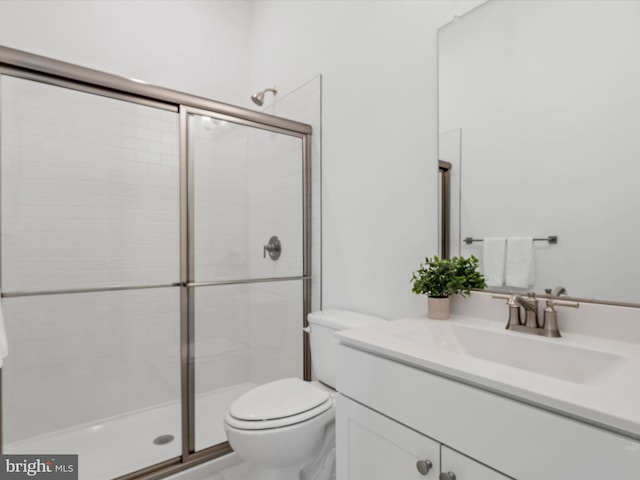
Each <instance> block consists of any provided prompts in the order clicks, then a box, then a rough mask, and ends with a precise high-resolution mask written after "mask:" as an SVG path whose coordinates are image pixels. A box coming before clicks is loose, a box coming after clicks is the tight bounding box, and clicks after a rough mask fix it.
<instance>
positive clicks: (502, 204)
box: [439, 0, 640, 306]
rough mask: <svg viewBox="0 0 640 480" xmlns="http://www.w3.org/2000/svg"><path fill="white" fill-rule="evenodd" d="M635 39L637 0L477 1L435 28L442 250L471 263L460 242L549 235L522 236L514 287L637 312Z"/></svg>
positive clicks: (639, 225)
mask: <svg viewBox="0 0 640 480" xmlns="http://www.w3.org/2000/svg"><path fill="white" fill-rule="evenodd" d="M638 45H640V2H629V1H625V0H621V1H618V0H587V1H581V0H557V1H536V2H533V1H528V2H504V1H495V0H489V1H488V2H487V3H484V4H482V5H481V6H479V7H478V8H476V9H475V10H473V11H471V12H469V13H468V14H466V15H464V16H463V17H461V18H459V19H456V20H455V21H453V22H451V23H450V24H448V25H445V26H444V27H442V28H441V29H440V32H439V128H440V160H445V161H448V162H450V163H452V165H453V171H456V169H457V173H456V175H459V188H460V193H459V205H458V206H457V207H456V208H457V210H454V212H453V216H454V217H457V218H452V227H453V228H454V229H455V230H456V231H455V232H453V234H452V237H453V239H452V245H451V251H452V254H453V255H456V254H462V255H469V254H474V255H476V256H477V257H478V258H479V259H480V260H481V262H482V260H483V259H482V255H483V243H481V242H479V241H474V242H473V243H471V244H466V243H465V242H464V241H463V239H464V238H465V237H472V238H473V239H478V240H481V239H483V238H488V237H511V236H525V237H536V238H542V239H544V238H547V237H549V236H557V237H558V241H557V243H556V244H553V243H550V242H547V241H536V242H534V243H533V245H534V247H533V259H534V261H533V263H534V281H533V284H532V287H530V288H526V289H525V290H527V291H535V292H537V293H541V294H544V290H545V289H547V288H554V287H556V286H559V285H562V286H564V287H565V288H566V290H567V293H568V294H569V295H570V296H571V297H575V298H579V299H590V300H594V301H603V302H613V303H621V304H633V305H634V306H640V267H639V265H638V264H639V262H638V260H637V259H636V255H637V254H638V249H639V246H640V209H639V208H638V207H639V206H640V48H639V47H638ZM454 195H455V194H454ZM494 290H495V289H494ZM498 290H503V291H504V290H517V289H515V288H510V287H509V286H505V287H502V288H499V289H498Z"/></svg>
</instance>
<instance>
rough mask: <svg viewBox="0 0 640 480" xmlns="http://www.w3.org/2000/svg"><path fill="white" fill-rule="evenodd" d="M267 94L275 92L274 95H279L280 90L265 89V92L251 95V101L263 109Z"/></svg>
mask: <svg viewBox="0 0 640 480" xmlns="http://www.w3.org/2000/svg"><path fill="white" fill-rule="evenodd" d="M267 92H273V94H274V95H277V94H278V89H277V88H276V87H273V88H265V89H264V90H263V91H261V92H258V93H254V94H253V95H251V100H253V103H255V104H256V105H258V106H259V107H261V106H262V104H263V103H264V94H265V93H267Z"/></svg>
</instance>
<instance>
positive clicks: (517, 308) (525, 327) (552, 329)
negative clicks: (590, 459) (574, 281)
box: [492, 289, 580, 338]
mask: <svg viewBox="0 0 640 480" xmlns="http://www.w3.org/2000/svg"><path fill="white" fill-rule="evenodd" d="M563 290H564V289H563ZM560 293H564V292H560ZM492 298H496V299H501V300H504V299H507V305H508V307H509V320H508V321H507V326H506V327H505V328H506V329H507V330H513V331H516V332H523V333H531V334H534V335H542V336H545V337H555V338H557V337H561V336H562V335H560V329H559V328H558V315H557V312H556V310H555V307H572V308H578V307H579V306H580V304H579V303H577V302H566V301H564V300H555V299H553V298H549V299H547V300H546V302H545V303H546V307H545V309H544V317H543V321H542V322H539V320H538V299H537V298H536V294H535V293H529V294H527V295H526V296H522V295H518V294H512V295H499V294H498V295H492ZM521 308H522V309H524V311H525V321H524V322H523V321H522V317H521V316H520V312H521Z"/></svg>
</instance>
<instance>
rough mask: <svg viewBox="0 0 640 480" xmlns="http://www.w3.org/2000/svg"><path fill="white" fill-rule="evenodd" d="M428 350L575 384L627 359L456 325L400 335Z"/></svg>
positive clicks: (448, 324) (429, 327) (544, 340)
mask: <svg viewBox="0 0 640 480" xmlns="http://www.w3.org/2000/svg"><path fill="white" fill-rule="evenodd" d="M396 337H398V338H402V339H404V340H411V341H416V342H420V344H421V345H423V346H424V347H425V348H430V349H437V350H440V351H445V352H449V353H453V354H459V355H464V356H467V357H473V358H477V359H481V360H486V361H489V362H494V363H498V364H501V365H506V366H509V367H513V368H519V369H522V370H527V371H530V372H534V373H538V374H541V375H546V376H548V377H554V378H557V379H560V380H565V381H569V382H573V383H586V382H588V381H589V380H591V379H593V378H595V377H598V376H601V375H603V374H604V373H605V372H607V371H608V370H611V369H612V368H614V367H615V366H616V365H617V364H619V363H620V362H622V361H623V360H625V359H626V357H624V356H621V355H616V354H612V353H608V352H602V351H599V350H592V349H589V348H583V347H578V346H574V345H568V344H567V343H566V342H563V339H547V338H543V337H538V336H533V335H527V334H521V333H514V332H509V331H507V330H485V329H481V328H474V327H470V326H466V325H461V324H455V323H442V324H434V325H429V326H428V327H426V328H421V329H415V330H413V331H405V332H402V333H399V334H396Z"/></svg>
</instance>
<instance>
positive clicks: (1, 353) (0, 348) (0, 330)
mask: <svg viewBox="0 0 640 480" xmlns="http://www.w3.org/2000/svg"><path fill="white" fill-rule="evenodd" d="M8 353H9V343H8V342H7V331H6V330H5V328H4V315H3V314H2V305H1V304H0V367H2V359H3V358H4V357H6V356H7V354H8Z"/></svg>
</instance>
